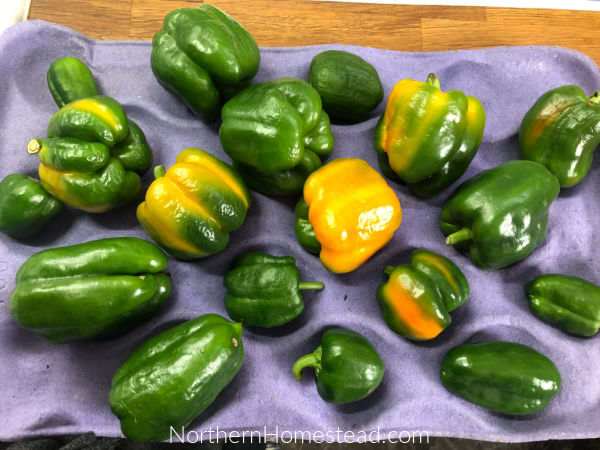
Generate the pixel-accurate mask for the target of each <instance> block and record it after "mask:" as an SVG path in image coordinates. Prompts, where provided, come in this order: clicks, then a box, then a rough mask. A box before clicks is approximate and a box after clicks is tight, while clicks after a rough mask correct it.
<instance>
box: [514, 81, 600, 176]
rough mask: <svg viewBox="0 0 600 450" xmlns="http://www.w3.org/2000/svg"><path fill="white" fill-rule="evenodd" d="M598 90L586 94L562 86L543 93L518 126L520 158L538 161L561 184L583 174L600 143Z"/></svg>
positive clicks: (588, 167) (599, 96)
mask: <svg viewBox="0 0 600 450" xmlns="http://www.w3.org/2000/svg"><path fill="white" fill-rule="evenodd" d="M599 102H600V91H596V92H594V93H593V94H592V95H591V96H590V97H588V96H586V95H585V93H584V92H583V91H582V90H581V88H579V87H577V86H561V87H558V88H556V89H552V90H550V91H548V92H546V93H545V94H543V95H542V96H541V97H540V98H539V99H538V100H537V101H536V102H535V104H534V105H533V106H532V107H531V109H530V110H529V111H527V114H525V117H524V118H523V122H522V123H521V128H520V130H519V150H520V154H521V159H528V160H531V161H536V162H539V163H541V164H543V165H545V166H546V168H547V169H548V170H549V171H550V172H552V173H553V174H554V176H556V178H558V181H559V183H560V185H561V187H569V186H574V185H575V184H577V183H579V182H580V181H581V180H583V179H584V178H585V176H586V175H587V173H588V171H589V170H590V166H591V164H592V159H593V157H594V150H596V147H598V144H600V105H599V104H598V103H599Z"/></svg>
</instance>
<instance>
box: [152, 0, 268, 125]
mask: <svg viewBox="0 0 600 450" xmlns="http://www.w3.org/2000/svg"><path fill="white" fill-rule="evenodd" d="M150 64H151V66H152V72H153V73H154V76H155V77H156V79H157V80H158V82H159V83H160V84H161V85H162V86H163V87H164V88H165V89H166V90H167V91H169V92H171V93H172V94H173V95H175V96H176V97H178V98H179V99H180V100H181V101H182V102H183V103H185V104H186V105H187V107H188V108H189V109H190V110H191V111H192V112H193V113H194V114H195V115H197V116H199V117H201V118H202V119H204V120H207V121H213V120H216V119H217V118H218V117H219V112H220V109H221V105H222V103H223V102H224V101H225V100H227V99H228V98H230V97H231V96H233V95H234V94H235V93H236V92H238V91H240V90H242V89H243V88H244V87H246V86H248V85H249V84H250V81H251V80H252V78H253V77H254V75H256V72H258V66H259V64H260V53H259V52H258V46H257V45H256V42H255V41H254V38H252V36H251V35H250V33H248V31H246V29H245V28H244V27H243V26H242V25H240V24H239V23H238V22H237V21H236V20H234V19H233V18H232V17H230V16H229V15H227V14H225V13H224V12H223V11H221V10H220V9H219V8H216V7H215V6H212V5H199V6H198V7H197V8H180V9H176V10H174V11H171V12H170V13H168V14H167V15H166V16H165V19H164V24H163V28H162V30H160V31H159V32H158V33H156V35H155V36H154V39H153V40H152V55H151V57H150Z"/></svg>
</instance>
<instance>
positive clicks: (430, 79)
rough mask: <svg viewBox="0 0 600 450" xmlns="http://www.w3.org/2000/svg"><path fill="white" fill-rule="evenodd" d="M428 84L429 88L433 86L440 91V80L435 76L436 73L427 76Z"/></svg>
mask: <svg viewBox="0 0 600 450" xmlns="http://www.w3.org/2000/svg"><path fill="white" fill-rule="evenodd" d="M426 83H427V84H428V85H429V86H433V87H436V88H438V89H440V79H439V78H438V77H437V76H436V75H435V73H430V74H429V75H428V76H427V81H426Z"/></svg>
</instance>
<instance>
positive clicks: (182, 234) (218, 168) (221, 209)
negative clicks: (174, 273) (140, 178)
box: [137, 148, 251, 259]
mask: <svg viewBox="0 0 600 450" xmlns="http://www.w3.org/2000/svg"><path fill="white" fill-rule="evenodd" d="M154 175H155V177H156V179H155V180H154V181H153V182H152V184H151V185H150V187H149V188H148V191H147V192H146V199H145V201H144V202H142V203H141V204H140V205H139V206H138V208H137V218H138V220H139V222H140V223H141V224H142V226H143V227H144V228H145V229H146V231H147V232H148V234H149V235H150V236H151V237H152V239H154V240H155V241H156V242H157V243H158V244H159V245H160V246H161V247H163V248H164V249H165V250H166V251H168V252H169V253H171V254H172V255H173V256H176V257H177V258H181V259H194V258H203V257H205V256H208V255H212V254H213V253H218V252H220V251H221V250H223V249H224V248H225V246H227V243H228V242H229V232H231V231H233V230H235V229H237V228H239V227H240V226H241V225H242V223H243V222H244V218H245V217H246V212H247V210H248V207H249V206H250V199H251V197H250V192H249V191H248V188H247V187H246V184H245V183H244V181H243V180H242V179H241V178H240V176H239V175H238V174H237V173H236V171H235V170H234V169H233V168H232V167H231V166H230V165H228V164H226V163H224V162H223V161H221V160H220V159H219V158H217V157H215V156H213V155H211V154H210V153H207V152H205V151H203V150H199V149H195V148H189V149H187V150H183V151H182V152H181V153H180V154H179V155H178V156H177V160H176V162H175V165H174V166H171V168H169V170H167V171H166V172H165V169H164V168H163V167H162V166H158V167H156V168H155V169H154Z"/></svg>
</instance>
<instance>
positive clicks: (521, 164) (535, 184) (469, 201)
mask: <svg viewBox="0 0 600 450" xmlns="http://www.w3.org/2000/svg"><path fill="white" fill-rule="evenodd" d="M559 190H560V186H559V184H558V180H557V179H556V177H555V176H554V175H552V174H551V173H550V172H548V170H547V169H546V168H545V167H544V166H543V165H541V164H539V163H536V162H533V161H509V162H507V163H505V164H502V165H500V166H498V167H494V168H492V169H488V170H484V171H483V172H481V173H479V174H478V175H475V176H474V177H472V178H470V179H468V180H467V181H465V182H464V183H462V184H461V185H460V186H459V187H458V188H457V189H456V191H454V193H453V194H452V197H451V198H450V199H449V200H448V201H447V202H446V204H445V205H444V207H443V208H442V212H441V214H440V227H441V229H442V231H443V232H444V234H445V235H446V244H448V245H452V246H453V247H455V248H457V249H459V250H468V251H469V254H470V256H471V260H472V261H473V263H474V264H475V265H476V266H478V267H481V268H482V269H488V270H494V269H501V268H502V267H506V266H508V265H510V264H512V263H515V262H517V261H520V260H522V259H524V258H526V257H527V256H528V255H529V254H530V253H531V252H533V250H535V248H536V247H537V246H538V245H539V244H540V243H541V242H542V241H543V240H544V238H545V237H546V231H547V229H548V209H549V208H550V205H551V204H552V202H553V201H554V199H555V198H556V196H557V195H558V192H559Z"/></svg>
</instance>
